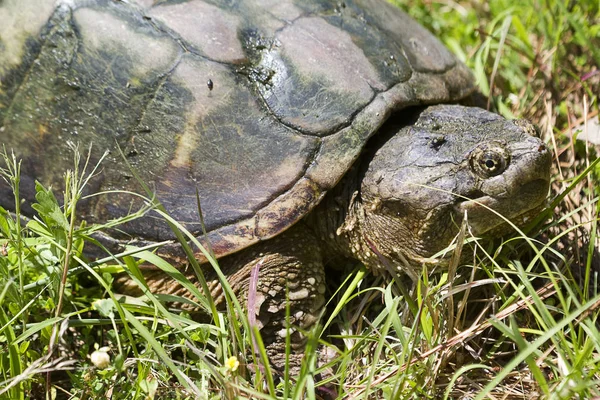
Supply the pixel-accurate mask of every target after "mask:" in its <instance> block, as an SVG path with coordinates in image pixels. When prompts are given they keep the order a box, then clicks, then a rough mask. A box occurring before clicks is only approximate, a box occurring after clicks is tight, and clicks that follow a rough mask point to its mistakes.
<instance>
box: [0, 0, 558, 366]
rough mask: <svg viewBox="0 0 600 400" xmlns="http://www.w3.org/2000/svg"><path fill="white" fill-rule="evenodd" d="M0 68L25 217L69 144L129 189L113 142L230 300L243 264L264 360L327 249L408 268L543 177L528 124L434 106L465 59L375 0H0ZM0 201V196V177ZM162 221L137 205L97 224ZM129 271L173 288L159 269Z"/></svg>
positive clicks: (529, 191)
mask: <svg viewBox="0 0 600 400" xmlns="http://www.w3.org/2000/svg"><path fill="white" fill-rule="evenodd" d="M0 82H1V86H0V132H1V136H0V138H1V142H2V144H3V145H4V146H6V147H7V148H11V149H14V151H15V152H16V154H17V155H18V157H20V158H21V159H22V160H23V164H22V170H23V176H22V183H21V189H22V193H21V195H22V198H23V199H24V204H23V208H22V209H23V212H24V213H26V214H27V213H28V214H30V215H33V210H32V209H31V204H32V203H33V202H34V201H35V198H34V193H35V192H34V181H35V180H39V181H41V182H42V183H43V184H45V185H53V187H55V188H60V187H61V186H60V185H61V182H62V174H63V171H64V170H65V169H66V168H69V167H70V165H71V162H72V161H71V160H72V155H71V152H70V151H69V149H68V146H67V143H68V141H77V142H80V143H82V144H88V143H93V148H92V150H93V151H92V155H91V157H92V161H94V160H97V159H99V157H100V155H101V154H102V153H103V152H104V151H105V150H107V149H108V150H110V151H111V153H110V156H109V158H108V161H107V162H105V163H104V164H103V170H102V173H101V174H100V175H99V176H98V177H96V178H95V179H93V180H91V181H90V184H89V186H88V187H87V190H89V191H90V192H98V191H103V190H109V189H128V190H130V189H132V188H135V185H136V182H135V180H133V179H131V175H130V172H129V169H128V168H127V166H126V163H125V162H124V161H123V160H122V158H121V156H120V154H119V152H118V151H117V150H116V149H117V145H118V146H119V147H120V148H121V149H122V150H123V152H124V154H125V156H126V158H127V160H128V162H129V163H130V164H131V165H133V167H134V168H135V169H136V170H137V171H138V173H139V174H140V175H141V177H142V179H143V180H144V181H145V182H147V183H150V184H151V185H153V187H154V189H155V192H156V196H157V198H158V199H159V200H160V201H161V202H162V204H163V205H164V206H165V207H166V209H167V210H168V211H169V212H170V214H171V215H172V216H173V217H174V218H175V219H176V220H178V221H180V222H181V223H182V224H183V225H184V226H185V227H186V228H187V229H188V230H190V231H191V232H194V233H195V234H196V235H197V236H198V237H202V238H203V240H204V241H205V242H208V243H210V246H211V248H212V250H213V252H214V253H215V255H216V256H217V257H219V258H220V263H221V266H222V268H223V270H224V271H225V273H226V274H227V275H228V276H229V279H230V281H231V284H232V286H233V287H234V289H235V290H236V291H237V293H238V294H239V295H240V296H241V297H243V296H246V295H248V291H249V288H248V286H249V281H250V275H251V270H252V269H253V268H255V267H256V268H257V269H258V272H259V276H258V283H257V288H256V293H254V295H255V297H256V302H255V303H254V304H253V309H252V310H250V313H251V314H254V315H255V316H256V320H257V323H258V324H259V325H260V326H261V328H262V332H263V337H264V341H265V343H266V345H267V348H268V351H269V354H270V356H271V358H272V360H273V361H274V362H275V363H276V364H278V365H281V363H282V362H283V360H284V357H282V355H283V354H284V352H283V350H282V346H284V342H285V341H284V339H283V337H284V336H285V329H283V328H284V322H283V321H284V320H285V318H284V316H285V308H286V303H287V302H289V304H290V309H291V323H292V324H293V325H294V326H299V327H301V328H309V327H310V326H312V325H313V324H314V323H315V321H316V320H317V318H318V315H319V312H320V310H321V309H322V307H323V304H324V292H325V275H324V262H326V261H327V260H330V259H332V258H335V257H340V256H341V257H350V258H356V259H359V260H360V261H362V262H363V263H364V264H365V265H366V266H368V267H369V268H371V269H372V270H375V271H383V270H385V269H386V268H394V269H398V270H401V271H406V272H409V273H411V271H412V270H413V268H419V269H420V268H421V267H420V265H421V264H422V263H423V262H432V261H431V260H429V257H431V256H432V255H433V254H435V253H436V252H438V251H439V250H440V249H443V248H444V247H446V246H447V245H448V244H449V243H450V242H451V240H452V239H453V238H454V237H455V235H456V233H457V226H459V225H460V224H461V221H462V220H463V218H464V216H465V215H466V216H467V218H468V222H469V224H470V226H471V228H472V230H473V232H474V234H476V235H484V234H486V233H487V232H491V231H492V230H494V229H495V228H496V227H497V226H499V225H500V224H501V223H502V219H501V218H499V217H498V216H496V215H495V214H493V213H492V212H490V211H489V210H487V207H489V208H491V209H493V210H495V211H497V212H499V213H500V214H503V215H504V216H505V217H507V218H509V219H513V220H518V218H519V216H521V215H523V214H525V213H526V212H527V211H529V210H532V209H534V208H536V207H538V206H539V205H540V204H541V203H543V202H544V199H545V198H546V195H547V191H548V185H549V165H550V154H549V150H548V149H547V148H546V147H545V145H544V144H543V143H542V141H540V139H538V138H537V137H536V136H535V129H533V127H532V126H531V125H530V124H529V123H527V122H524V121H507V120H505V119H503V118H501V117H500V116H498V115H495V114H492V113H489V112H487V111H484V110H482V109H479V108H470V107H465V106H462V105H456V104H454V105H452V103H458V102H460V101H461V100H463V99H465V98H467V97H468V96H470V95H471V94H472V92H473V91H474V90H475V87H474V82H473V77H472V75H471V73H470V72H469V71H468V69H467V68H466V67H465V66H464V65H463V64H462V63H460V62H459V61H457V60H456V59H455V57H454V56H453V55H452V54H451V53H450V52H449V51H448V50H447V49H446V48H445V47H444V46H443V45H442V44H440V42H439V41H438V40H437V39H436V38H434V37H433V36H432V35H431V34H430V33H429V32H428V31H426V30H425V29H424V28H423V27H421V26H420V25H418V24H417V23H416V22H415V21H413V20H412V19H410V18H409V17H408V16H406V15H405V14H404V13H402V12H401V11H399V10H398V9H397V8H395V7H393V6H392V5H390V4H387V3H386V2H384V1H376V0H345V1H344V3H337V2H328V1H320V0H310V1H307V0H296V1H292V0H274V1H267V0H245V1H239V2H225V3H221V2H216V1H213V0H189V1H182V0H177V1H175V0H173V1H170V0H164V1H162V0H161V1H153V0H128V1H110V0H81V1H78V0H62V1H61V0H59V1H56V0H44V1H41V0H4V1H2V2H0ZM196 191H198V193H199V197H200V199H201V203H202V211H203V214H204V225H205V226H204V227H205V229H206V232H207V233H206V236H204V235H203V234H202V226H201V224H200V219H199V216H198V215H197V204H196ZM134 202H135V200H134V199H133V197H132V196H130V195H128V194H125V193H114V194H108V195H104V196H94V197H90V198H87V199H85V200H83V201H82V202H81V203H80V205H79V208H78V211H79V212H81V218H82V219H84V220H88V221H91V222H97V221H106V220H107V219H111V218H115V217H117V216H122V215H125V214H126V213H127V212H128V211H129V210H130V209H131V207H132V203H134ZM0 205H2V206H3V207H5V208H10V207H11V206H12V194H11V193H10V191H9V189H8V188H7V187H6V186H2V187H1V188H0ZM484 206H485V207H484ZM173 237H174V236H173V233H172V232H171V231H170V230H169V229H168V227H167V225H166V224H165V223H164V222H163V221H161V219H159V218H156V216H153V215H148V216H146V217H144V218H141V219H138V220H135V221H133V222H130V223H128V224H126V225H125V226H124V227H121V229H120V230H119V231H118V232H112V233H111V234H110V235H106V236H105V237H104V238H103V240H104V241H105V244H107V245H110V246H117V247H118V246H119V245H122V244H124V243H131V242H134V243H144V242H152V241H159V240H165V239H171V238H173ZM160 252H161V254H162V255H164V256H167V257H172V259H173V260H177V257H178V255H179V254H180V251H179V250H178V247H177V246H176V245H175V244H173V245H166V246H164V247H162V248H161V250H160ZM198 257H199V258H201V257H202V256H201V255H200V253H199V254H198ZM176 262H178V263H179V265H181V266H183V265H184V264H185V261H184V260H179V261H176ZM146 277H147V280H148V282H149V285H150V287H151V288H152V289H153V290H155V291H157V292H167V293H174V294H180V295H182V296H186V294H185V293H184V292H185V291H184V290H183V289H182V288H181V287H179V286H178V285H175V284H173V282H172V281H171V280H170V279H169V278H167V277H166V276H164V275H162V274H161V273H160V272H157V271H149V272H148V273H147V275H146ZM189 278H190V279H192V280H194V279H195V278H194V276H193V275H192V274H191V273H190V275H189ZM212 288H213V290H214V292H213V293H212V295H213V296H216V297H217V298H218V297H219V287H218V285H213V286H212ZM286 293H287V298H286ZM292 343H293V344H295V345H297V347H301V343H302V337H301V335H300V334H298V333H294V334H292ZM297 357H299V355H298V356H297ZM292 362H294V363H295V362H297V360H296V359H294V358H293V359H292Z"/></svg>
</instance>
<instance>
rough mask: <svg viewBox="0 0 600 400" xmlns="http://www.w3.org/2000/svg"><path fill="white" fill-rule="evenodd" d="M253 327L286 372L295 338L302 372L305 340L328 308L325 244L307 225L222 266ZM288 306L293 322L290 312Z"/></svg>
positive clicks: (293, 363) (294, 362) (294, 366)
mask: <svg viewBox="0 0 600 400" xmlns="http://www.w3.org/2000/svg"><path fill="white" fill-rule="evenodd" d="M220 264H221V267H222V268H223V271H224V272H225V273H226V274H227V275H228V279H229V283H230V284H231V286H232V287H233V290H234V291H235V292H236V295H237V297H238V298H239V299H240V302H241V303H242V305H243V306H245V308H246V309H247V312H248V317H249V320H250V322H251V323H252V322H254V323H256V325H257V326H258V328H259V329H260V332H261V336H262V339H263V342H264V344H265V346H266V350H267V354H268V356H269V359H270V361H271V363H272V364H273V365H274V366H275V368H277V369H279V370H283V368H284V367H285V354H286V348H285V346H286V335H288V334H290V335H291V337H290V342H291V347H292V349H291V353H290V359H289V362H290V365H289V367H290V370H291V372H292V373H297V372H299V368H300V363H301V360H302V357H303V354H304V353H303V350H304V345H305V338H304V336H303V335H302V333H301V331H306V330H309V329H311V328H312V327H313V326H314V324H315V323H316V322H317V320H318V318H319V316H320V314H321V311H322V309H323V306H324V304H325V297H324V294H325V271H324V266H323V259H322V257H321V251H320V245H319V243H318V241H317V240H316V238H315V237H314V236H313V234H312V232H311V231H310V230H309V229H307V228H306V227H305V226H303V225H302V224H298V225H297V226H294V227H292V228H291V229H290V230H289V231H287V232H285V233H283V234H281V235H279V236H277V237H275V238H274V239H271V240H269V241H266V242H264V243H260V244H258V245H255V246H252V247H251V248H249V249H247V250H244V251H242V252H240V253H238V254H235V255H232V256H230V257H227V258H225V259H224V260H222V262H221V263H220ZM287 307H289V317H286V308H287Z"/></svg>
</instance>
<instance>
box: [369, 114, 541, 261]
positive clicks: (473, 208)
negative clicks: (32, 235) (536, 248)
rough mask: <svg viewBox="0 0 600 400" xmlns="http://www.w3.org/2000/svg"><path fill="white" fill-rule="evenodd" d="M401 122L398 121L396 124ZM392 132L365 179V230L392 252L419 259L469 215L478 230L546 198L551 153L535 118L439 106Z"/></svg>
mask: <svg viewBox="0 0 600 400" xmlns="http://www.w3.org/2000/svg"><path fill="white" fill-rule="evenodd" d="M392 125H393V124H392ZM391 129H394V131H393V132H388V133H387V135H386V132H382V133H383V134H384V137H387V139H386V140H385V142H384V143H383V144H382V145H381V146H380V147H379V148H378V149H377V151H376V152H375V153H374V155H373V156H372V158H371V160H370V161H369V163H368V165H367V167H366V170H365V172H364V175H363V177H362V181H361V191H360V196H361V200H362V210H363V211H362V214H363V217H362V218H361V219H363V221H362V222H361V225H362V229H361V230H362V234H363V235H364V236H365V238H366V239H367V240H368V242H369V246H370V247H371V249H372V250H373V249H376V250H377V252H379V253H381V254H382V255H384V256H385V257H390V258H392V259H395V258H397V257H400V258H401V259H402V260H408V262H409V263H410V264H415V263H418V262H419V261H420V260H423V259H425V258H428V257H430V256H432V255H433V254H435V253H436V252H438V251H440V250H442V249H444V248H445V247H447V246H448V245H449V244H450V243H451V241H452V240H453V239H454V237H455V236H456V234H457V232H458V230H459V227H460V225H461V223H462V221H463V219H464V218H467V222H468V224H469V227H470V230H471V232H472V233H473V234H474V235H477V236H486V235H487V236H494V235H498V233H499V232H503V231H505V230H503V229H502V227H503V226H507V224H506V220H505V219H508V220H510V221H513V222H515V223H516V224H517V225H519V224H523V223H524V222H525V219H526V216H527V214H528V212H529V213H530V212H531V211H533V210H535V209H537V208H539V207H540V206H541V205H543V204H544V202H545V200H546V197H547V195H548V188H549V183H550V164H551V154H550V151H549V150H548V148H547V147H546V146H545V144H544V143H543V142H542V141H541V140H540V139H539V138H538V137H537V136H538V135H537V134H536V130H535V128H534V126H533V125H532V124H530V123H529V122H526V121H524V120H513V121H510V120H506V119H504V118H502V117H500V116H499V115H497V114H493V113H490V112H487V111H485V110H482V109H479V108H471V107H464V106H459V105H439V106H432V107H428V108H426V109H424V110H423V111H422V112H421V113H420V115H419V116H418V118H417V119H416V121H415V122H414V123H412V124H409V125H405V126H403V127H400V128H398V127H396V128H391Z"/></svg>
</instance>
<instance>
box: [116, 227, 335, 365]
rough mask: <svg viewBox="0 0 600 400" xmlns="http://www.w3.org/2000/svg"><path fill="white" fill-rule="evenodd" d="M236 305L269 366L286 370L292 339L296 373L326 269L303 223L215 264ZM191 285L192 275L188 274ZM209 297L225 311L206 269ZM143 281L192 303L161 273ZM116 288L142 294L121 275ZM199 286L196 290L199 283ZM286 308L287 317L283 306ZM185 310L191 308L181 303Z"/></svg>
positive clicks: (319, 302) (215, 283)
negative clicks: (245, 316)
mask: <svg viewBox="0 0 600 400" xmlns="http://www.w3.org/2000/svg"><path fill="white" fill-rule="evenodd" d="M219 264H220V267H221V269H222V271H223V273H224V274H225V275H226V276H227V279H228V281H229V284H230V285H231V287H232V288H233V290H234V292H235V294H236V296H237V298H238V299H239V302H240V304H241V305H242V307H243V308H244V309H246V310H247V312H248V318H249V320H250V321H254V323H255V324H256V326H258V327H259V329H260V332H261V336H262V339H263V343H264V344H265V346H266V350H267V354H268V356H269V359H270V361H271V363H272V364H273V366H274V367H275V368H276V369H278V370H279V371H283V369H284V368H285V358H286V357H285V353H286V349H285V346H286V335H287V334H288V333H289V334H290V335H291V337H290V342H291V347H292V352H291V354H290V365H289V367H290V370H291V372H292V374H295V373H297V372H299V369H300V363H301V360H302V357H303V354H304V353H303V349H304V345H305V338H304V336H303V335H302V334H301V332H300V331H307V330H309V329H311V328H312V327H313V326H314V324H315V322H316V321H317V319H318V318H319V316H320V314H321V311H322V309H323V306H324V304H325V297H324V294H325V271H324V267H323V260H322V257H321V249H320V244H319V242H318V240H317V239H316V238H315V237H314V236H313V233H312V232H311V231H310V230H309V229H308V228H307V227H306V226H304V225H303V224H302V223H299V224H296V226H294V227H292V228H291V229H289V230H288V231H286V232H284V233H283V234H281V235H279V236H277V237H275V238H273V239H270V240H268V241H265V242H263V243H259V244H257V245H254V246H252V247H250V248H248V249H246V250H242V251H240V252H239V253H236V254H233V255H231V256H228V257H225V258H223V259H221V260H219ZM186 276H187V278H188V279H190V280H191V281H192V282H195V280H196V276H195V275H194V274H193V273H190V272H188V273H186ZM205 276H206V279H207V280H208V281H209V287H210V290H211V293H210V295H211V296H212V297H213V299H214V300H215V303H216V304H217V306H218V307H219V308H221V309H222V308H224V305H225V302H224V296H223V291H222V288H221V285H220V284H219V282H218V280H217V279H216V276H215V274H214V272H213V271H211V268H210V267H209V266H208V265H206V266H205ZM144 278H145V279H146V282H147V284H148V287H149V289H150V291H151V292H153V293H162V294H171V295H177V296H181V297H186V298H190V299H193V295H192V294H191V293H190V292H189V291H188V290H187V289H185V288H184V287H183V286H181V285H180V284H178V283H177V282H174V281H173V280H172V279H171V278H170V277H169V276H168V275H167V274H165V273H164V272H162V271H160V270H156V269H152V270H146V271H144ZM115 285H116V287H117V290H118V291H119V292H121V293H127V294H129V295H134V296H135V295H141V294H142V292H141V290H140V289H139V288H138V287H137V285H136V284H135V283H134V282H133V281H132V280H131V279H129V277H128V276H126V275H122V276H121V277H119V278H117V280H116V281H115ZM197 286H200V285H199V284H197ZM288 304H289V310H290V311H289V318H287V319H286V307H288ZM180 305H181V306H182V307H183V308H186V309H188V310H189V311H192V312H196V311H198V310H196V309H189V305H187V304H180Z"/></svg>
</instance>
